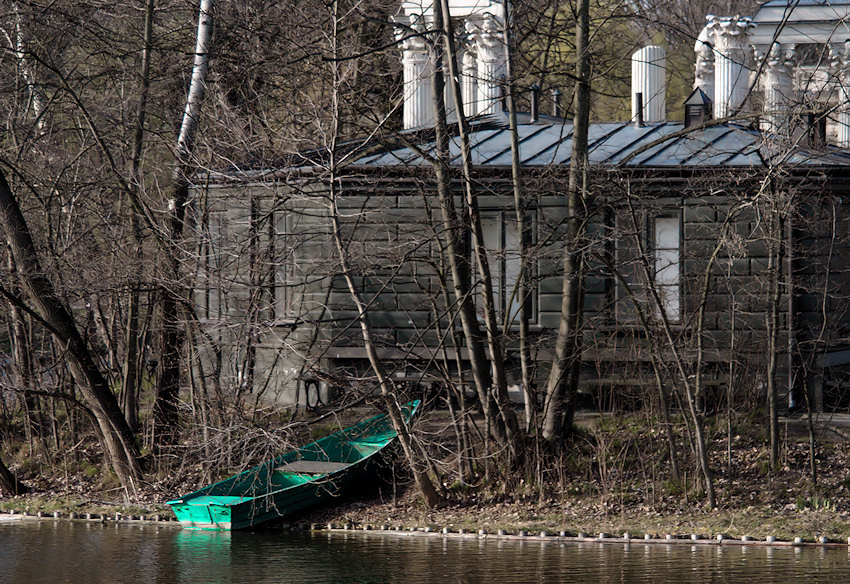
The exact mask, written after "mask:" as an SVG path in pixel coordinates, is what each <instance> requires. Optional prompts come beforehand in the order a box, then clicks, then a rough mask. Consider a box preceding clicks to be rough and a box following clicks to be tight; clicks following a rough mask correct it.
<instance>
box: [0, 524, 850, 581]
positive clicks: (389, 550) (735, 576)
mask: <svg viewBox="0 0 850 584" xmlns="http://www.w3.org/2000/svg"><path fill="white" fill-rule="evenodd" d="M848 581H850V552H848V550H847V549H845V548H830V549H823V548H802V549H801V548H796V549H795V548H763V547H758V548H757V547H740V546H722V547H721V546H690V545H666V544H654V545H644V544H637V543H635V544H631V545H621V544H604V545H603V544H597V543H582V544H576V543H561V542H556V541H552V542H543V543H540V542H531V541H529V542H518V541H497V540H492V539H491V540H487V541H485V540H475V539H469V540H464V539H444V538H441V537H427V538H425V537H398V536H391V535H381V534H375V533H371V534H364V533H351V534H340V533H321V532H317V533H308V532H299V533H283V532H276V531H262V532H256V533H244V532H237V533H230V532H216V531H193V530H186V529H180V528H178V527H174V526H157V525H143V524H139V525H130V524H120V525H116V524H112V525H110V524H106V525H101V524H100V523H86V522H68V521H55V522H54V521H18V522H14V523H12V522H5V523H0V583H4V584H5V583H14V584H29V583H39V582H45V583H48V582H49V583H51V584H53V583H64V582H67V583H74V584H76V583H86V584H91V583H95V582H104V583H107V582H108V583H122V582H128V583H130V582H132V583H134V584H140V583H143V582H162V583H169V584H171V583H184V582H193V583H195V582H198V583H201V582H204V583H206V582H227V583H241V582H258V583H260V582H289V583H301V582H311V583H312V582H322V583H324V582H329V583H348V582H374V583H382V582H403V583H407V582H410V583H413V582H416V583H419V584H422V583H435V584H437V583H444V582H445V583H464V584H467V583H468V584H479V583H482V584H483V583H487V584H490V583H503V582H559V583H573V582H575V583H579V582H581V583H582V584H588V583H597V582H598V583H637V582H641V583H647V582H651V583H653V584H665V583H675V584H684V583H686V582H687V583H709V582H710V583H726V582H741V583H747V584H762V583H774V582H795V583H796V582H824V583H825V582H848Z"/></svg>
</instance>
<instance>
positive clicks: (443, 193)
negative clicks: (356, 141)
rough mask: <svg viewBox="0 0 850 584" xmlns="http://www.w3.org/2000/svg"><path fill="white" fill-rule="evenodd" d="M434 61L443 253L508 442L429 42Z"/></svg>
mask: <svg viewBox="0 0 850 584" xmlns="http://www.w3.org/2000/svg"><path fill="white" fill-rule="evenodd" d="M433 63H434V77H433V80H434V83H433V96H432V97H433V99H434V112H435V114H434V117H435V124H434V131H435V135H436V157H435V158H433V159H432V160H431V164H432V166H433V168H434V175H435V179H436V183H437V185H436V186H437V198H438V199H439V203H440V212H441V215H442V221H443V230H444V233H445V238H446V248H445V249H446V254H447V256H448V262H449V268H450V271H451V276H452V288H453V290H454V296H455V299H456V301H457V304H458V311H459V316H460V322H461V328H462V329H463V336H464V341H465V342H466V348H467V351H468V357H469V366H470V370H471V373H472V379H473V383H474V385H475V391H476V394H477V396H478V400H479V402H480V404H481V409H482V412H483V413H484V418H485V420H486V422H487V426H488V428H489V429H490V433H491V435H492V437H493V439H494V440H495V441H496V443H497V444H498V445H499V446H500V447H502V446H505V445H507V444H508V435H509V430H508V429H507V428H506V427H505V424H504V420H503V418H502V417H501V416H499V415H498V405H497V404H496V400H495V398H494V395H493V392H492V377H491V375H490V363H489V361H488V359H487V351H486V349H485V339H484V335H483V334H482V333H481V327H480V325H479V323H478V315H477V313H476V309H475V300H474V295H473V293H472V284H471V282H470V272H471V269H470V263H469V257H468V252H467V246H466V244H465V243H464V240H465V237H466V235H467V234H468V226H466V225H464V223H463V222H462V221H461V220H460V218H459V217H458V212H457V209H456V207H455V203H454V196H453V195H454V193H453V192H452V188H451V181H452V176H451V168H450V166H449V137H448V126H447V123H446V103H445V100H444V99H443V92H444V89H445V78H444V76H443V57H442V47H441V45H440V43H436V44H435V45H434V46H433Z"/></svg>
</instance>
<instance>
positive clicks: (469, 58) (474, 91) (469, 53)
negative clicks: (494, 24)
mask: <svg viewBox="0 0 850 584" xmlns="http://www.w3.org/2000/svg"><path fill="white" fill-rule="evenodd" d="M474 28H475V27H474V25H472V23H470V22H467V23H466V31H467V33H469V34H470V35H471V34H472V33H473V32H474V30H473V29H474ZM460 83H461V85H460V87H461V96H462V97H463V113H464V114H465V115H466V116H467V117H472V116H474V115H475V114H477V113H478V55H476V54H475V48H474V46H473V43H471V42H469V43H467V45H466V48H465V50H464V51H463V58H462V72H461V82H460Z"/></svg>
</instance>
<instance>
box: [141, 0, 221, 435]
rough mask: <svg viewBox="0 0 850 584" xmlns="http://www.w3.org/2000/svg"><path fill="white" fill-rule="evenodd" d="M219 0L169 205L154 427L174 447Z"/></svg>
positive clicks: (204, 15)
mask: <svg viewBox="0 0 850 584" xmlns="http://www.w3.org/2000/svg"><path fill="white" fill-rule="evenodd" d="M213 3H214V2H213V0H201V8H200V14H199V16H198V34H197V41H196V44H195V62H194V66H193V68H192V82H191V84H190V85H189V93H188V96H187V98H186V109H185V110H184V112H183V122H182V124H181V126H180V135H179V136H178V138H177V148H176V152H175V163H174V173H173V176H172V182H173V184H172V194H171V197H170V201H169V213H170V215H169V219H168V224H167V226H166V229H167V236H166V245H167V247H168V248H169V252H170V253H169V255H170V257H169V261H170V264H171V265H170V268H171V270H170V274H169V277H170V278H171V279H172V281H171V282H170V284H169V285H167V286H165V287H163V289H162V290H161V297H160V310H161V318H162V332H161V337H160V361H159V371H158V374H157V383H156V400H155V402H154V421H155V425H156V427H157V430H156V435H157V436H158V439H161V440H165V441H168V440H170V439H171V437H173V435H174V432H175V430H176V429H177V422H178V420H177V400H178V398H179V393H180V364H181V363H182V362H183V345H184V343H185V340H186V335H185V333H184V327H185V326H186V324H185V321H184V320H181V319H180V311H179V306H180V305H181V304H182V303H183V301H184V300H185V299H186V298H187V293H186V290H185V287H184V286H183V284H182V283H181V280H180V276H179V274H180V243H181V240H182V239H183V226H184V220H185V215H186V202H187V200H188V198H189V176H188V172H189V159H190V157H191V155H192V151H193V150H194V145H195V136H196V134H197V130H198V119H199V116H200V113H201V105H202V103H203V100H204V93H205V91H206V78H207V69H208V66H209V55H208V51H209V44H210V40H211V39H212V32H213V19H212V9H213Z"/></svg>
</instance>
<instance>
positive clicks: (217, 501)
mask: <svg viewBox="0 0 850 584" xmlns="http://www.w3.org/2000/svg"><path fill="white" fill-rule="evenodd" d="M418 407H419V401H418V400H417V401H412V402H410V403H408V404H407V405H405V406H404V407H403V408H402V414H403V416H404V418H405V421H406V422H407V421H409V420H410V418H411V417H412V416H413V414H414V413H415V412H416V409H417V408H418ZM395 438H396V433H395V431H394V430H393V427H392V422H391V421H390V419H389V418H388V417H387V416H386V414H384V415H380V416H375V417H374V418H370V419H368V420H365V421H363V422H360V423H359V424H356V425H354V426H351V427H350V428H346V429H345V430H340V431H339V432H337V433H335V434H331V435H330V436H326V437H324V438H322V439H320V440H317V441H316V442H312V443H310V444H308V445H306V446H304V447H302V448H298V449H297V450H293V451H291V452H287V453H286V454H284V455H282V456H279V457H277V458H274V459H272V460H269V461H268V462H265V463H263V464H261V465H259V466H256V467H254V468H251V469H248V470H246V471H244V472H242V473H240V474H238V475H235V476H232V477H230V478H228V479H225V480H223V481H220V482H218V483H215V484H213V485H209V486H207V487H204V488H203V489H201V490H199V491H195V492H194V493H191V494H189V495H186V496H185V497H181V498H179V499H175V500H173V501H169V502H168V505H171V509H172V510H173V511H174V514H175V515H176V516H177V519H178V520H179V521H180V523H181V524H182V525H183V526H184V527H190V528H197V529H245V528H247V527H252V526H255V525H259V524H261V523H265V522H267V521H271V520H273V519H278V518H280V517H284V516H286V515H290V514H292V513H294V512H296V511H301V510H303V509H307V508H308V507H312V506H313V505H316V504H317V503H319V502H321V501H322V500H324V499H328V498H330V497H337V496H339V495H340V494H342V493H344V492H345V491H346V489H348V488H350V487H352V486H354V485H357V484H362V481H364V480H368V479H369V478H370V477H371V476H373V475H374V471H375V470H376V468H377V466H378V465H379V463H380V460H381V458H382V456H381V455H382V453H384V452H385V451H386V449H387V447H388V446H389V445H390V444H392V442H393V441H394V439H395Z"/></svg>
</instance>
